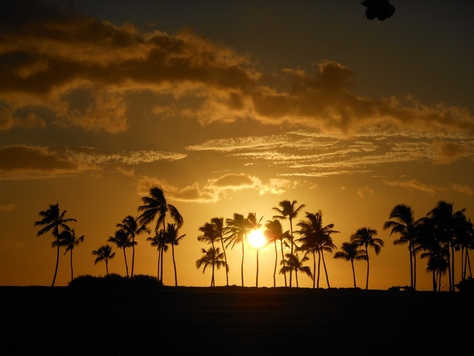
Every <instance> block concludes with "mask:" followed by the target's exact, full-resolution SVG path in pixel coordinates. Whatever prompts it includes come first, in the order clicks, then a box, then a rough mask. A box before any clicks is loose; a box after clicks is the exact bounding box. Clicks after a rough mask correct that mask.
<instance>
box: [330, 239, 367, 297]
mask: <svg viewBox="0 0 474 356" xmlns="http://www.w3.org/2000/svg"><path fill="white" fill-rule="evenodd" d="M341 250H342V251H338V252H336V253H335V254H334V258H342V259H344V260H346V261H350V262H351V267H352V278H353V280H354V288H357V283H356V275H355V269H354V260H356V261H359V260H366V259H367V255H366V252H365V250H360V249H359V245H357V244H355V243H353V242H343V243H342V246H341Z"/></svg>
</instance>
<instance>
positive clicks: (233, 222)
mask: <svg viewBox="0 0 474 356" xmlns="http://www.w3.org/2000/svg"><path fill="white" fill-rule="evenodd" d="M226 223H227V231H228V233H229V235H228V237H227V239H226V240H227V241H228V242H227V245H226V247H228V246H229V245H230V244H232V248H234V246H235V244H236V243H241V244H242V261H241V263H240V277H241V280H242V287H243V286H244V256H245V240H246V238H247V233H248V231H249V222H248V220H247V219H246V218H245V217H244V216H243V215H242V214H237V213H234V218H233V219H230V218H229V219H227V220H226Z"/></svg>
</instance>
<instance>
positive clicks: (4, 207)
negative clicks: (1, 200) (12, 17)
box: [0, 204, 17, 212]
mask: <svg viewBox="0 0 474 356" xmlns="http://www.w3.org/2000/svg"><path fill="white" fill-rule="evenodd" d="M16 208H17V206H16V204H6V205H0V211H5V212H10V211H13V210H15V209H16Z"/></svg>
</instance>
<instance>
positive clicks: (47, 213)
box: [34, 203, 77, 287]
mask: <svg viewBox="0 0 474 356" xmlns="http://www.w3.org/2000/svg"><path fill="white" fill-rule="evenodd" d="M39 215H40V216H41V217H42V219H41V220H38V221H36V222H35V224H34V226H44V227H43V228H42V229H41V230H39V231H38V233H37V235H36V236H37V237H38V236H41V235H43V234H45V233H47V232H49V231H51V230H52V231H51V234H52V235H53V237H54V239H55V241H54V243H53V247H56V248H57V252H56V267H55V269H54V276H53V283H52V284H51V286H52V287H54V283H55V282H56V275H57V273H58V266H59V248H60V247H61V245H60V244H59V228H60V227H62V228H64V229H68V228H69V227H68V226H67V223H68V222H70V221H77V220H76V219H66V218H65V217H64V216H65V215H66V210H64V211H63V212H62V213H61V212H60V210H59V203H56V204H50V205H49V208H48V209H47V210H44V211H40V212H39Z"/></svg>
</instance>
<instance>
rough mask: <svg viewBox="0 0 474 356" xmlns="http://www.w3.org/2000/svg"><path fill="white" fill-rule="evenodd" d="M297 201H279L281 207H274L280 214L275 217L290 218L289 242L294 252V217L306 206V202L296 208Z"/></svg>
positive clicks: (274, 217) (291, 271)
mask: <svg viewBox="0 0 474 356" xmlns="http://www.w3.org/2000/svg"><path fill="white" fill-rule="evenodd" d="M296 204H297V201H296V200H293V201H292V202H290V201H289V200H283V201H281V202H279V203H278V205H279V206H280V207H274V208H273V210H275V211H276V212H278V213H279V214H280V215H275V216H273V219H283V220H284V219H288V220H289V222H290V235H289V243H290V253H291V254H293V252H294V242H293V239H294V236H293V219H295V218H296V216H297V215H298V213H299V212H300V210H301V209H303V208H304V207H305V205H304V204H301V205H300V206H299V207H297V208H296ZM289 272H290V287H291V285H292V273H293V270H292V269H290V270H289Z"/></svg>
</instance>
